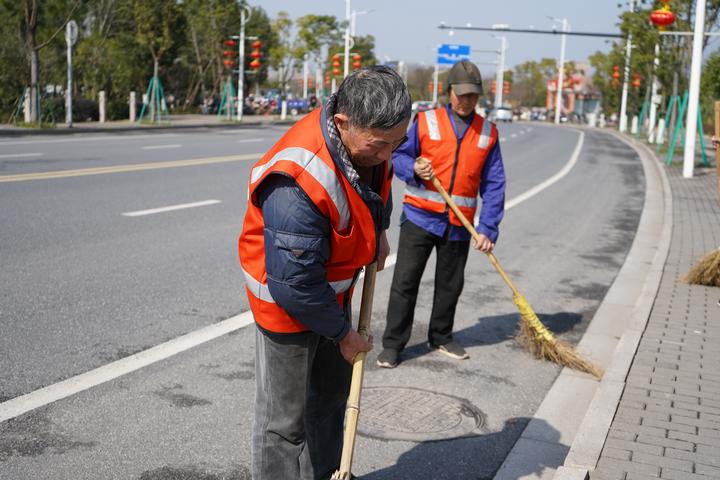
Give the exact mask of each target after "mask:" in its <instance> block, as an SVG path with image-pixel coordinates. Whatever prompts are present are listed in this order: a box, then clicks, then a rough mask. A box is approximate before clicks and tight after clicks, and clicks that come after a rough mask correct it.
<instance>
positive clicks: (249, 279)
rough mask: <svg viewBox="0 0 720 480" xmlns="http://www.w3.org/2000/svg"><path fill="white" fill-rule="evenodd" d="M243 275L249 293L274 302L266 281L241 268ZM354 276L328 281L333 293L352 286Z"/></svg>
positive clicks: (343, 290) (265, 300) (344, 290)
mask: <svg viewBox="0 0 720 480" xmlns="http://www.w3.org/2000/svg"><path fill="white" fill-rule="evenodd" d="M241 270H242V272H243V275H244V276H245V285H246V286H247V288H248V290H250V293H252V294H253V295H254V296H255V297H256V298H259V299H260V300H262V301H264V302H268V303H275V299H274V298H273V297H272V295H270V289H269V288H268V286H267V283H261V282H259V281H257V280H255V278H253V276H252V275H250V274H249V273H248V272H247V271H246V270H245V269H244V268H241ZM353 280H354V277H352V278H348V279H346V280H337V281H335V282H328V283H329V284H330V286H331V287H332V289H333V290H335V293H336V294H337V293H343V292H346V291H347V290H349V289H350V287H352V284H353Z"/></svg>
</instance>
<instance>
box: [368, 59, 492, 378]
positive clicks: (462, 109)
mask: <svg viewBox="0 0 720 480" xmlns="http://www.w3.org/2000/svg"><path fill="white" fill-rule="evenodd" d="M448 84H449V88H448V94H449V96H450V103H449V104H448V105H446V106H443V107H440V108H436V109H434V110H430V111H426V112H421V113H418V115H417V116H416V118H415V122H414V123H413V125H412V127H411V128H410V131H409V132H408V140H407V141H406V142H405V143H404V144H403V145H401V146H400V148H399V149H398V150H397V151H396V152H395V153H394V154H393V165H394V167H395V173H396V175H397V176H398V178H400V179H401V180H403V181H404V182H405V183H406V187H405V199H404V205H403V212H402V216H401V219H400V222H401V227H400V241H399V245H398V253H397V260H396V264H395V271H394V274H393V280H392V287H391V289H390V300H389V302H388V310H387V325H386V328H385V333H384V335H383V351H382V352H381V353H380V355H379V356H378V358H377V363H378V365H379V366H381V367H386V368H393V367H395V366H396V365H397V364H398V362H399V355H400V352H401V351H402V350H403V349H404V348H405V345H406V344H407V342H408V341H409V339H410V333H411V330H412V325H413V320H414V315H415V303H416V300H417V295H418V288H419V286H420V279H421V277H422V274H423V271H424V270H425V264H426V262H427V260H428V257H429V256H430V254H431V253H432V251H433V250H435V251H436V252H437V264H436V267H435V291H434V298H433V303H432V312H431V314H430V327H429V329H428V337H427V338H428V345H429V347H430V348H432V349H435V350H437V351H439V352H440V353H443V354H445V355H448V356H450V357H452V358H455V359H465V358H468V354H467V352H466V351H465V348H463V347H462V346H461V345H460V344H459V343H457V342H456V341H455V340H454V339H453V334H452V332H453V325H454V321H455V309H456V306H457V301H458V298H459V297H460V293H461V292H462V289H463V283H464V270H465V263H466V261H467V256H468V251H469V248H470V234H469V233H468V232H467V230H465V228H463V227H462V223H461V222H460V220H459V219H458V218H457V217H456V216H455V215H454V214H453V213H452V212H451V211H449V209H448V207H447V205H446V204H445V202H444V201H443V199H442V197H441V196H440V194H439V193H438V192H437V191H436V190H435V188H434V187H433V185H432V183H431V182H430V181H429V180H430V178H431V177H432V175H436V176H437V178H438V179H439V180H440V182H441V183H442V185H443V187H445V189H446V190H447V191H448V192H449V193H450V194H451V195H452V197H453V199H454V200H455V201H456V203H457V204H458V205H459V206H460V209H461V210H462V212H463V213H464V214H465V216H466V217H467V218H470V219H472V218H473V217H474V215H475V211H476V207H477V197H478V195H480V197H482V209H481V211H480V221H479V223H478V225H477V227H476V228H477V231H478V233H479V234H480V238H481V240H480V241H479V242H476V241H475V240H474V239H473V240H472V246H473V248H475V249H477V250H479V251H481V252H490V251H491V250H492V249H493V247H494V246H495V241H496V240H497V237H498V226H499V224H500V221H501V220H502V217H503V213H504V204H505V171H504V167H503V162H502V156H501V154H500V145H499V143H498V134H497V128H496V127H495V125H494V124H493V123H492V122H490V121H489V120H485V119H483V118H482V117H481V116H480V115H477V114H476V113H475V107H476V105H477V102H478V99H479V97H480V95H482V93H483V89H482V79H481V77H480V71H479V70H478V68H477V67H476V66H475V65H474V64H473V63H471V62H468V61H462V62H458V63H456V64H455V65H454V66H453V67H452V68H451V69H450V73H449V76H448ZM420 157H422V158H424V159H426V160H427V162H419V161H418V159H419V158H420Z"/></svg>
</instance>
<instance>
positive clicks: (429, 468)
mask: <svg viewBox="0 0 720 480" xmlns="http://www.w3.org/2000/svg"><path fill="white" fill-rule="evenodd" d="M530 420H531V419H530V418H527V417H519V418H511V419H509V420H507V421H506V422H505V425H504V426H503V429H502V430H501V431H499V432H494V433H486V434H480V435H478V436H474V437H463V438H457V439H453V440H443V441H436V442H425V443H419V444H417V446H415V447H413V448H412V449H411V450H409V451H407V452H405V453H403V454H402V455H400V457H399V458H398V461H397V463H396V464H395V465H393V466H391V467H387V468H383V469H381V470H377V471H375V472H371V473H367V474H364V475H363V476H362V479H363V480H386V479H392V480H400V479H408V480H443V479H448V480H450V479H453V480H457V479H463V480H470V479H473V480H490V479H492V478H493V476H495V474H496V473H497V471H498V469H499V468H500V466H501V465H502V462H503V460H504V459H505V457H506V456H507V455H508V453H509V452H510V450H511V449H512V447H513V445H514V444H515V442H516V441H517V439H518V438H519V437H520V435H521V434H522V432H523V430H524V429H525V427H526V426H527V424H528V422H529V421H530ZM535 421H536V422H541V424H542V425H539V426H540V427H541V428H543V429H544V430H545V432H544V433H545V438H546V439H547V440H548V441H557V440H558V439H559V438H560V432H558V431H557V430H556V429H555V428H553V427H552V426H550V425H549V424H547V423H546V422H544V421H542V420H537V419H536V420H535ZM561 464H562V462H560V463H558V461H557V460H556V459H546V460H544V461H543V462H542V463H537V464H532V465H528V467H527V469H526V471H522V472H515V473H517V476H518V477H520V476H524V475H532V474H535V475H536V476H538V477H539V476H540V475H541V474H542V472H543V470H545V468H553V469H556V468H558V467H559V466H560V465H561Z"/></svg>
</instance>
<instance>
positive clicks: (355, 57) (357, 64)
mask: <svg viewBox="0 0 720 480" xmlns="http://www.w3.org/2000/svg"><path fill="white" fill-rule="evenodd" d="M352 58H353V64H352V65H353V68H354V69H355V70H357V69H358V68H360V67H362V63H361V62H360V60H361V59H362V56H360V54H359V53H356V54H355V55H353V57H352Z"/></svg>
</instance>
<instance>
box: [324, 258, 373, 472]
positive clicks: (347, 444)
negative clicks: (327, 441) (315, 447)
mask: <svg viewBox="0 0 720 480" xmlns="http://www.w3.org/2000/svg"><path fill="white" fill-rule="evenodd" d="M376 273H377V263H376V262H373V263H371V264H370V265H368V266H366V267H365V279H364V281H363V292H362V300H361V302H360V319H359V320H358V333H359V334H360V335H362V337H363V338H364V339H365V340H367V339H368V337H369V336H370V319H371V318H372V304H373V292H374V291H375V274H376ZM366 355H367V353H366V352H360V353H358V354H357V355H355V358H354V359H353V370H352V382H351V383H350V394H349V395H348V400H347V407H346V410H345V432H344V436H343V448H342V457H341V459H340V470H339V471H338V472H339V473H340V474H341V476H340V477H339V478H350V470H351V468H352V459H353V451H354V450H355V434H356V432H357V425H358V417H359V416H360V391H361V389H362V382H363V373H364V370H365V357H366ZM343 474H347V476H346V477H344V476H342V475H343ZM333 478H335V476H333Z"/></svg>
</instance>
